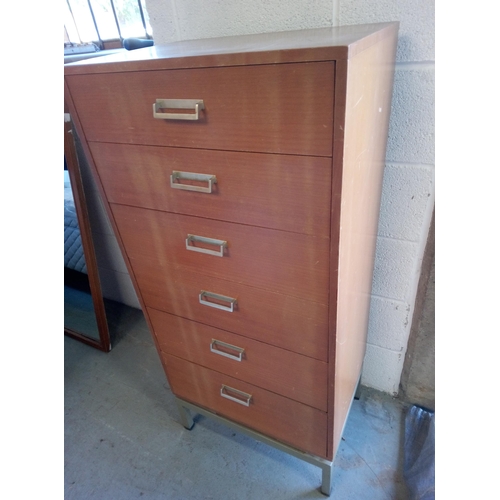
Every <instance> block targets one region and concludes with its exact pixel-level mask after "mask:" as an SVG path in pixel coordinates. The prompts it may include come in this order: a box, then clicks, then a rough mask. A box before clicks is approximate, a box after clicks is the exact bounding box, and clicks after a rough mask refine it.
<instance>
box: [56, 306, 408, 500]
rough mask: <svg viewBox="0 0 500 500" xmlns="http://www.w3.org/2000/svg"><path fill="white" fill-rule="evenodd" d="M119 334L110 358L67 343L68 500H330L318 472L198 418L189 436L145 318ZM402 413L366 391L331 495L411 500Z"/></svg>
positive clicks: (130, 320)
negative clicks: (404, 472) (405, 472)
mask: <svg viewBox="0 0 500 500" xmlns="http://www.w3.org/2000/svg"><path fill="white" fill-rule="evenodd" d="M134 311H135V310H134ZM114 328H115V329H117V332H116V338H117V341H116V342H115V344H114V347H113V350H112V351H111V352H109V353H107V354H105V353H102V352H100V351H97V350H96V349H93V348H92V347H89V346H86V345H84V344H83V343H81V342H78V341H76V340H73V339H71V338H68V337H65V340H64V341H65V487H64V489H65V499H66V500H72V499H75V500H77V499H78V500H79V499H86V498H93V499H105V500H107V499H110V500H121V499H123V500H128V499H135V498H140V499H179V500H190V499H200V500H201V499H207V500H208V499H213V500H226V499H228V500H233V499H238V500H240V499H241V500H244V499H248V500H267V499H272V500H280V499H286V500H290V499H299V498H300V499H325V498H326V497H325V496H324V495H322V494H321V492H320V490H319V488H320V484H321V471H320V469H319V468H317V467H315V466H313V465H310V464H308V463H305V462H303V461H301V460H299V459H297V458H294V457H292V456H290V455H288V454H285V453H283V452H280V451H278V450H276V449H274V448H271V447H269V446H267V445H265V444H263V443H259V442H257V441H255V440H253V439H251V438H249V437H247V436H244V435H241V434H239V433H237V432H235V431H233V430H230V429H228V428H226V427H225V426H222V425H220V424H218V423H216V422H214V421H212V420H210V419H207V418H204V417H201V416H199V417H196V418H195V422H196V424H195V426H194V428H193V429H192V430H191V431H188V430H186V429H184V428H183V427H182V426H181V425H180V423H179V416H178V414H177V408H176V406H175V403H174V397H173V395H172V393H171V391H170V388H169V386H168V383H167V381H166V378H165V375H164V373H163V369H162V367H161V364H160V361H159V359H158V356H157V354H156V351H155V348H154V345H153V342H152V340H151V337H150V334H149V331H148V329H147V327H146V324H145V322H144V319H143V317H142V314H141V313H140V312H139V311H136V313H132V314H128V315H127V316H126V321H123V322H122V324H117V325H114ZM406 409H407V405H404V404H403V403H402V402H401V401H399V400H397V399H394V398H392V397H391V396H389V395H386V394H383V393H379V392H377V391H373V390H369V389H367V388H362V391H361V397H360V399H359V400H355V401H354V403H353V407H352V410H351V414H350V416H349V419H348V422H347V425H346V428H345V432H344V438H343V441H342V445H341V447H340V449H339V451H338V453H337V457H336V459H335V464H334V465H335V467H334V470H333V481H332V482H333V490H332V494H331V497H330V498H332V499H338V500H346V499H355V500H364V499H367V500H388V499H394V500H405V499H407V498H408V493H407V488H406V485H405V482H404V480H403V475H402V463H403V439H404V417H405V412H406Z"/></svg>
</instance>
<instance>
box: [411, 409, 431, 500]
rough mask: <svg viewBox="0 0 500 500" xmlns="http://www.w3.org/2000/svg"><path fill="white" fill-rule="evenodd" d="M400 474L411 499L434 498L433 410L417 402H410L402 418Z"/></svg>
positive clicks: (424, 499)
mask: <svg viewBox="0 0 500 500" xmlns="http://www.w3.org/2000/svg"><path fill="white" fill-rule="evenodd" d="M403 475H404V478H405V481H406V485H407V486H408V490H409V492H410V500H434V498H435V435H434V412H431V411H428V410H425V409H424V408H420V407H418V406H412V407H411V408H410V409H409V411H408V413H407V415H406V418H405V445H404V472H403Z"/></svg>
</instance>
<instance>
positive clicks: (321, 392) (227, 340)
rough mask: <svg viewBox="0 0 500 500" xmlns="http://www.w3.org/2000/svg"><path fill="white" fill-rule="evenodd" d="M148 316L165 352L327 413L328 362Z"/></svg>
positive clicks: (167, 317)
mask: <svg viewBox="0 0 500 500" xmlns="http://www.w3.org/2000/svg"><path fill="white" fill-rule="evenodd" d="M148 313H149V317H150V319H151V321H152V323H153V329H154V332H155V335H156V337H157V339H158V342H159V344H160V348H161V350H162V351H163V352H166V353H168V354H173V355H174V356H177V357H179V358H183V359H186V360H188V361H192V362H194V363H197V364H199V365H202V366H204V367H206V368H210V369H212V370H216V371H218V372H221V373H225V374H226V375H230V376H232V377H234V378H237V379H240V380H244V381H246V382H250V383H251V384H253V385H256V386H257V387H262V388H263V389H267V390H269V391H271V392H276V393H278V394H281V395H282V396H286V397H288V398H291V399H294V400H295V401H299V402H300V403H304V404H307V405H309V406H314V407H315V408H318V409H319V410H322V411H326V410H327V406H326V403H327V392H326V388H327V367H328V365H327V363H324V362H322V361H318V360H315V359H312V358H308V357H306V356H301V355H300V354H296V353H294V352H291V351H287V350H285V349H279V348H277V347H273V346H270V345H268V344H264V343H262V342H257V341H255V340H250V339H248V338H246V337H242V336H240V335H235V334H234V333H229V332H226V331H224V330H218V329H216V328H212V327H210V326H207V325H203V324H201V323H196V322H194V321H190V320H187V319H183V318H180V317H178V316H174V315H172V314H167V313H164V312H162V311H157V310H156V309H148ZM225 344H228V345H230V346H233V347H228V346H226V345H225ZM241 349H243V352H242V351H241Z"/></svg>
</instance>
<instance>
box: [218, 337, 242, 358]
mask: <svg viewBox="0 0 500 500" xmlns="http://www.w3.org/2000/svg"><path fill="white" fill-rule="evenodd" d="M216 346H220V347H222V348H225V349H229V350H232V351H236V352H237V353H238V354H237V355H235V354H231V353H229V352H224V351H221V350H219V349H216ZM210 351H211V352H213V353H215V354H220V355H221V356H225V357H226V358H230V359H234V360H235V361H241V360H242V358H243V353H244V352H245V349H243V348H241V347H236V346H235V345H231V344H226V343H225V342H221V341H220V340H216V339H212V342H210Z"/></svg>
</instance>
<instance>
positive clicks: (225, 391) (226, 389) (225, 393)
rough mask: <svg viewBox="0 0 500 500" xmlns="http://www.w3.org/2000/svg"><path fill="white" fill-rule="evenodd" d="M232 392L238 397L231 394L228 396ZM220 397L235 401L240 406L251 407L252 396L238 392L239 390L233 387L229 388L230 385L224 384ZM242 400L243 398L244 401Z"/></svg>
mask: <svg viewBox="0 0 500 500" xmlns="http://www.w3.org/2000/svg"><path fill="white" fill-rule="evenodd" d="M230 392H232V393H234V394H236V397H235V396H231V394H228V393H230ZM220 395H221V396H222V397H223V398H226V399H230V400H231V401H234V402H235V403H239V404H240V405H243V406H250V401H251V399H252V395H251V394H247V393H246V392H242V391H238V389H233V388H232V387H229V386H228V385H224V384H222V387H221V388H220ZM238 396H239V397H238ZM240 398H242V399H240Z"/></svg>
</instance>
